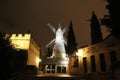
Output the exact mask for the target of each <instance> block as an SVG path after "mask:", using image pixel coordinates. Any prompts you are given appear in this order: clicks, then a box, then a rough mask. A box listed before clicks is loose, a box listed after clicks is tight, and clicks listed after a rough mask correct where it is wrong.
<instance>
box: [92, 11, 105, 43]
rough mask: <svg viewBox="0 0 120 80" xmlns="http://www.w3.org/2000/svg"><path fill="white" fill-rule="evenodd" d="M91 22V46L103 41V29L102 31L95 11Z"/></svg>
mask: <svg viewBox="0 0 120 80" xmlns="http://www.w3.org/2000/svg"><path fill="white" fill-rule="evenodd" d="M90 21H91V24H90V26H91V44H95V43H98V42H100V41H102V40H103V38H102V34H101V29H100V23H99V20H98V18H97V16H96V15H95V13H94V11H93V12H92V17H91V19H90Z"/></svg>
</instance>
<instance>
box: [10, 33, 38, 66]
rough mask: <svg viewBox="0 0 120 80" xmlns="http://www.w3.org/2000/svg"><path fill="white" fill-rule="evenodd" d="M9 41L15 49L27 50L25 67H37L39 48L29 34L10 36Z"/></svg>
mask: <svg viewBox="0 0 120 80" xmlns="http://www.w3.org/2000/svg"><path fill="white" fill-rule="evenodd" d="M10 40H11V43H12V44H13V46H14V47H15V48H16V49H18V50H19V49H22V50H27V52H28V60H27V65H35V66H36V67H37V68H38V67H39V60H40V48H39V46H38V45H37V44H36V43H35V41H34V40H33V38H32V37H31V34H12V35H11V36H10Z"/></svg>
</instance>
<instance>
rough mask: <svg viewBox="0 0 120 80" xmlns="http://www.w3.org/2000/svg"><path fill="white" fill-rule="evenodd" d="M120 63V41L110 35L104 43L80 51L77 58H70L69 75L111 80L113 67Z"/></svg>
mask: <svg viewBox="0 0 120 80" xmlns="http://www.w3.org/2000/svg"><path fill="white" fill-rule="evenodd" d="M118 61H120V40H119V39H118V38H116V37H115V36H113V35H109V36H108V37H107V38H106V39H104V40H103V41H102V42H99V43H97V44H94V45H90V46H86V47H84V48H80V49H78V52H77V53H76V56H72V57H70V58H69V74H78V75H83V76H88V78H89V79H92V80H96V79H97V80H109V79H108V78H110V72H111V66H113V65H114V64H115V63H117V62H118ZM112 75H113V74H112Z"/></svg>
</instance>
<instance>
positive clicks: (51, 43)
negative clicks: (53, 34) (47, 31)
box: [46, 39, 55, 47]
mask: <svg viewBox="0 0 120 80" xmlns="http://www.w3.org/2000/svg"><path fill="white" fill-rule="evenodd" d="M54 42H55V39H53V40H52V41H51V42H50V43H48V44H47V45H46V47H49V46H51V45H53V44H54Z"/></svg>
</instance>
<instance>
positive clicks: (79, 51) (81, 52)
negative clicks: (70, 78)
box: [76, 49, 83, 57]
mask: <svg viewBox="0 0 120 80" xmlns="http://www.w3.org/2000/svg"><path fill="white" fill-rule="evenodd" d="M76 55H77V56H81V57H82V56H83V50H82V49H79V50H78V52H77V53H76Z"/></svg>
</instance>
